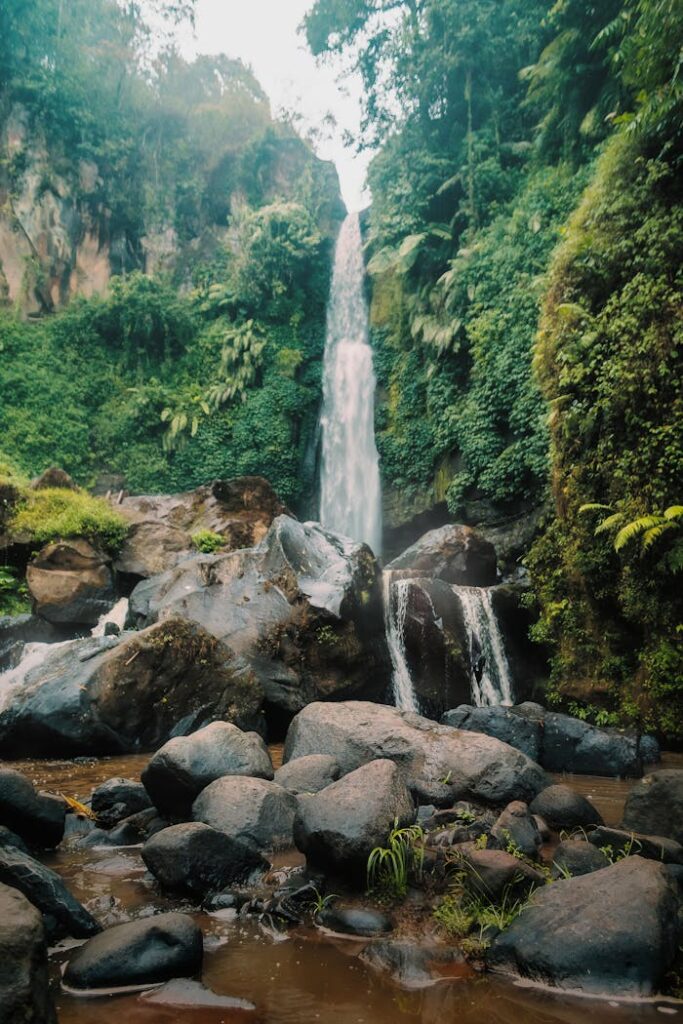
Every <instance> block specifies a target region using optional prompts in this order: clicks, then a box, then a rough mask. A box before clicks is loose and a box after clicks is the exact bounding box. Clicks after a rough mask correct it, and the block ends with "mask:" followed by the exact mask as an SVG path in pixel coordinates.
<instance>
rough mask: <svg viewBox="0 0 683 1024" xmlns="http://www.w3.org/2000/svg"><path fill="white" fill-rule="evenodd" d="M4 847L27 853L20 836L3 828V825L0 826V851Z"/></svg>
mask: <svg viewBox="0 0 683 1024" xmlns="http://www.w3.org/2000/svg"><path fill="white" fill-rule="evenodd" d="M4 846H12V847H14V848H15V849H17V850H21V852H22V853H28V852H29V850H28V847H27V845H26V843H25V842H24V840H23V839H22V838H21V836H18V835H17V834H16V832H12V830H11V829H9V828H5V826H4V825H0V849H2V848H3V847H4Z"/></svg>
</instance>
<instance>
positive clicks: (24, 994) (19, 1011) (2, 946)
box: [0, 885, 57, 1024]
mask: <svg viewBox="0 0 683 1024" xmlns="http://www.w3.org/2000/svg"><path fill="white" fill-rule="evenodd" d="M56 1020H57V1017H56V1014H55V1009H54V1005H53V1002H52V996H51V995H50V988H49V977H48V967H47V947H46V944H45V931H44V928H43V921H42V919H41V916H40V914H39V912H38V911H37V910H36V908H35V907H33V906H31V904H30V903H29V901H28V900H27V899H26V898H25V897H24V896H22V895H21V893H19V892H17V890H16V889H12V888H9V887H8V886H6V885H0V1024H19V1022H21V1024H55V1022H56Z"/></svg>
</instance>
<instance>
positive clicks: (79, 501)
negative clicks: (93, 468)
mask: <svg viewBox="0 0 683 1024" xmlns="http://www.w3.org/2000/svg"><path fill="white" fill-rule="evenodd" d="M9 532H10V534H11V535H12V534H13V535H15V536H17V537H21V538H23V537H26V538H27V539H28V540H29V542H32V543H35V544H45V543H47V542H49V541H52V540H58V539H60V538H66V537H87V538H88V539H89V540H91V541H93V542H95V543H99V544H101V545H102V546H103V547H104V548H105V549H106V550H108V551H110V552H114V551H116V550H117V549H118V548H119V547H120V546H121V544H122V543H123V541H124V540H125V537H126V534H127V533H128V523H127V521H126V520H125V519H124V518H123V516H122V515H120V514H119V513H118V512H116V511H115V510H114V509H113V508H112V507H111V505H110V504H109V503H108V502H107V501H104V500H103V499H102V498H94V497H92V495H90V494H88V493H87V492H86V491H82V490H76V491H73V490H69V489H68V488H62V487H48V488H45V489H44V490H36V491H34V490H30V489H26V490H25V491H24V492H23V494H22V496H21V500H20V502H19V504H18V505H17V507H16V509H15V511H14V513H13V515H12V517H11V519H10V521H9Z"/></svg>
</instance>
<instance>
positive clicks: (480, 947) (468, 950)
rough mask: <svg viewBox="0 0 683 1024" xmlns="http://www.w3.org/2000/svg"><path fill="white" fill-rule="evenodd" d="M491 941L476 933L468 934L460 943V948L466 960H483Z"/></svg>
mask: <svg viewBox="0 0 683 1024" xmlns="http://www.w3.org/2000/svg"><path fill="white" fill-rule="evenodd" d="M490 945H491V943H490V942H489V941H488V939H482V938H480V937H479V936H477V935H468V936H466V938H464V939H463V940H462V942H461V943H460V948H461V949H462V951H463V953H464V954H465V956H466V957H467V959H468V960H483V959H484V957H485V956H486V951H487V950H488V948H489V947H490Z"/></svg>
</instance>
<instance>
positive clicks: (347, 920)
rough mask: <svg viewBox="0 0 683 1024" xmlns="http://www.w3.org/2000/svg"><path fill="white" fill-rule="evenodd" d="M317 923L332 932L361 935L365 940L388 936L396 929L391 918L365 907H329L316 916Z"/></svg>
mask: <svg viewBox="0 0 683 1024" xmlns="http://www.w3.org/2000/svg"><path fill="white" fill-rule="evenodd" d="M316 921H317V922H318V924H321V925H322V926H323V928H329V930H330V931H332V932H341V933H342V934H343V935H360V936H362V937H364V938H371V937H372V936H375V935H386V933H387V932H390V931H392V930H393V927H394V926H393V923H392V920H391V918H390V917H388V916H387V915H386V914H382V913H380V912H379V911H378V910H369V909H366V908H364V907H338V906H331V907H330V906H328V907H325V908H324V910H321V911H320V913H319V914H317V915H316Z"/></svg>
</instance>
